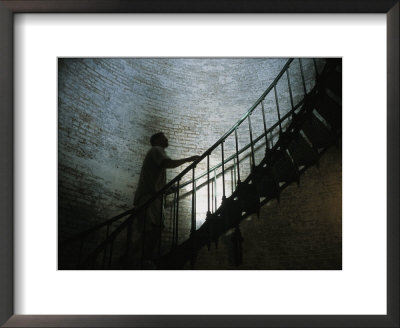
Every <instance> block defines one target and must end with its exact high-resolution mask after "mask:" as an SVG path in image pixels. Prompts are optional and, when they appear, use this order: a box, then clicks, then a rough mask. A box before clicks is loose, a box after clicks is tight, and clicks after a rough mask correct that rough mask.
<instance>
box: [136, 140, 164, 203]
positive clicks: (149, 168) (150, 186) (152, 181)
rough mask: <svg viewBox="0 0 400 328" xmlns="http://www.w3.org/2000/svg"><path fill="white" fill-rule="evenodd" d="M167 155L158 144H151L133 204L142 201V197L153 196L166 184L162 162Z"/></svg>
mask: <svg viewBox="0 0 400 328" xmlns="http://www.w3.org/2000/svg"><path fill="white" fill-rule="evenodd" d="M166 159H169V157H168V156H167V155H166V153H165V150H164V149H163V148H162V147H160V146H153V147H152V148H151V149H150V150H149V151H148V152H147V154H146V157H145V159H144V161H143V165H142V170H141V172H140V178H139V184H138V187H137V189H136V193H135V198H134V202H133V203H134V205H135V206H138V205H140V204H141V203H143V200H144V199H148V197H151V196H153V195H154V194H155V193H157V192H158V191H159V190H160V189H161V188H162V187H164V185H165V184H166V172H165V171H166V170H165V168H163V167H162V162H163V161H164V160H166Z"/></svg>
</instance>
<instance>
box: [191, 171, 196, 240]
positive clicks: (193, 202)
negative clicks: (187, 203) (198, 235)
mask: <svg viewBox="0 0 400 328" xmlns="http://www.w3.org/2000/svg"><path fill="white" fill-rule="evenodd" d="M194 178H195V168H194V167H193V169H192V227H191V230H190V231H191V233H193V232H195V231H196V208H195V207H196V190H195V188H196V181H195V179H194Z"/></svg>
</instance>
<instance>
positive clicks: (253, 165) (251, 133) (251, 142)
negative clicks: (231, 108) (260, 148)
mask: <svg viewBox="0 0 400 328" xmlns="http://www.w3.org/2000/svg"><path fill="white" fill-rule="evenodd" d="M247 119H248V121H249V132H250V147H251V159H252V161H253V163H252V165H251V168H254V167H255V166H256V161H255V158H254V143H253V131H252V128H251V119H250V114H249V116H247Z"/></svg>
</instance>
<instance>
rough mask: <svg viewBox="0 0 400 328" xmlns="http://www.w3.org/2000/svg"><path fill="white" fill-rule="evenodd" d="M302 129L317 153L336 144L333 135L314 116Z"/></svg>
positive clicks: (312, 115) (311, 116)
mask: <svg viewBox="0 0 400 328" xmlns="http://www.w3.org/2000/svg"><path fill="white" fill-rule="evenodd" d="M301 129H302V131H303V132H304V134H305V135H306V137H307V139H308V140H310V142H311V144H312V145H313V147H314V149H315V150H316V151H318V149H319V148H325V147H327V146H330V145H332V144H333V142H334V135H333V133H332V132H331V131H330V130H329V129H328V128H327V127H326V126H325V125H324V124H323V123H322V122H321V121H320V120H319V119H318V118H317V117H316V116H315V115H314V114H311V115H310V118H309V119H308V120H307V121H305V122H304V123H303V125H302V127H301Z"/></svg>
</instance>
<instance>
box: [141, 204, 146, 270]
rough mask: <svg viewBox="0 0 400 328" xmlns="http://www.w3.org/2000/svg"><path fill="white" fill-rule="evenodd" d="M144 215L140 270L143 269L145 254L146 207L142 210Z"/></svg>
mask: <svg viewBox="0 0 400 328" xmlns="http://www.w3.org/2000/svg"><path fill="white" fill-rule="evenodd" d="M142 211H144V215H143V233H142V259H141V263H142V268H143V261H144V253H145V246H146V216H147V207H146V208H145V209H143V210H142Z"/></svg>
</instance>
